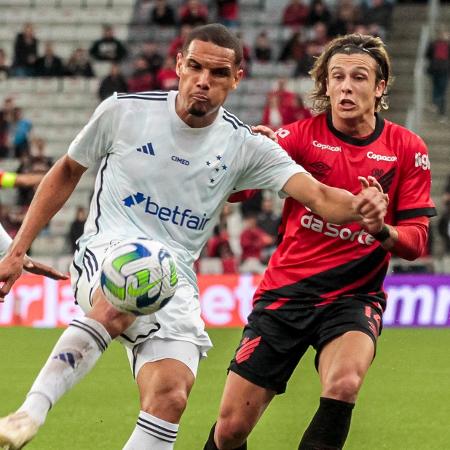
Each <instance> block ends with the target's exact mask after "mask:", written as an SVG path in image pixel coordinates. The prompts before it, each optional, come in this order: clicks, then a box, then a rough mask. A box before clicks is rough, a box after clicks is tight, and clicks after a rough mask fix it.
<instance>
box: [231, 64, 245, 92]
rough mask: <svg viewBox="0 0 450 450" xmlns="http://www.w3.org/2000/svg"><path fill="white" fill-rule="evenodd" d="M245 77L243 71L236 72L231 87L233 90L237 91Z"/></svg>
mask: <svg viewBox="0 0 450 450" xmlns="http://www.w3.org/2000/svg"><path fill="white" fill-rule="evenodd" d="M243 76H244V71H243V69H238V70H236V71H235V73H234V80H233V85H232V86H231V88H232V89H233V90H234V89H236V88H237V87H238V86H239V83H240V82H241V80H242V77H243Z"/></svg>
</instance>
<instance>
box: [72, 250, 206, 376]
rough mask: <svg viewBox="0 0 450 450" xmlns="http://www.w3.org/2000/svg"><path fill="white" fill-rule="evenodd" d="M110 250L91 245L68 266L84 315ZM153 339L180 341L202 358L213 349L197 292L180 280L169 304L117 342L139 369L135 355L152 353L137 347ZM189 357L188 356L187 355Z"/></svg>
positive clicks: (138, 321) (142, 319)
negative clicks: (192, 348)
mask: <svg viewBox="0 0 450 450" xmlns="http://www.w3.org/2000/svg"><path fill="white" fill-rule="evenodd" d="M114 244H116V242H115V243H114ZM109 246H110V243H107V244H105V243H93V244H90V245H88V246H87V247H83V248H80V249H79V250H78V251H76V252H75V255H74V259H73V262H72V264H71V266H70V275H71V283H72V289H73V291H74V295H75V299H76V301H77V303H78V304H79V306H80V307H81V308H82V310H83V311H84V312H85V313H87V312H88V311H89V310H90V309H91V308H92V297H93V294H94V292H95V291H96V290H97V288H98V287H99V286H100V272H101V265H102V262H103V259H104V256H105V253H106V251H107V250H108V248H109ZM154 338H156V339H158V340H159V341H161V340H168V341H180V342H181V344H183V343H191V344H194V345H195V346H196V348H197V352H198V353H199V354H200V355H202V356H205V355H206V352H207V351H208V350H209V349H210V348H211V347H212V344H211V341H210V339H209V336H208V334H207V333H206V331H205V324H204V322H203V320H202V318H201V316H200V302H199V299H198V294H197V291H196V289H194V287H193V286H192V285H191V284H190V283H189V282H188V281H187V280H185V279H183V278H181V277H180V278H179V281H178V288H177V291H176V293H175V295H174V296H173V297H172V299H171V300H170V302H169V303H168V304H167V305H166V306H164V308H163V309H161V310H159V311H157V312H156V313H154V314H149V315H146V316H139V317H137V318H136V320H135V321H134V322H133V324H132V325H131V326H130V327H129V328H127V329H126V330H125V332H124V333H122V334H121V335H120V336H119V337H118V338H117V340H118V341H120V342H122V343H123V344H124V345H125V346H126V348H127V351H130V352H131V355H132V356H133V355H135V356H134V357H135V358H136V357H138V358H137V359H138V360H139V361H141V362H140V364H141V366H142V364H144V363H145V362H146V361H143V359H142V358H144V356H142V357H140V355H138V353H139V352H141V351H143V350H144V349H145V352H144V354H145V355H148V354H151V352H148V351H147V350H146V348H145V346H142V348H141V346H140V344H141V343H143V342H145V341H147V340H153V339H154ZM159 348H160V347H159V346H158V349H159ZM158 351H159V350H158ZM168 351H169V350H168ZM170 351H171V352H172V351H173V350H170ZM133 352H135V353H133ZM152 352H155V350H152ZM191 353H192V352H189V354H191ZM167 357H170V356H167ZM180 358H181V357H180ZM180 358H174V359H179V360H180V361H181V362H183V363H185V364H186V365H187V366H188V367H189V368H190V369H191V370H192V372H193V373H196V370H197V368H196V367H194V366H193V365H192V364H191V363H189V364H188V363H187V362H186V361H185V360H184V359H183V358H181V359H180ZM157 359H163V358H161V357H158V358H156V359H154V360H155V361H156V360H157ZM142 361H143V362H142ZM149 361H151V360H149ZM197 364H198V362H197ZM136 373H137V372H136Z"/></svg>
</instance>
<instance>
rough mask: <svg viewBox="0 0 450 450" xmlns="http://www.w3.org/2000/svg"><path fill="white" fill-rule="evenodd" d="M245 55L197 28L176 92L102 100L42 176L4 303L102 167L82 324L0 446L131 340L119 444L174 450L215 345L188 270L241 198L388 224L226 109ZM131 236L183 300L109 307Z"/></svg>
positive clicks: (86, 252)
mask: <svg viewBox="0 0 450 450" xmlns="http://www.w3.org/2000/svg"><path fill="white" fill-rule="evenodd" d="M241 59H242V47H241V44H240V43H239V41H238V40H237V39H236V37H235V36H234V35H233V34H232V33H230V32H229V31H228V30H227V29H226V28H225V27H223V26H221V25H217V24H211V25H206V26H203V27H199V28H197V29H194V30H193V31H192V33H191V34H190V36H189V37H188V39H187V41H186V43H185V46H184V48H183V50H182V52H181V53H180V54H179V55H178V57H177V67H176V70H177V73H178V75H179V78H180V84H179V91H178V92H169V93H162V92H159V93H156V92H147V93H137V94H128V95H126V94H123V95H122V94H115V95H113V96H112V97H110V98H109V99H107V100H105V101H104V102H103V103H102V104H101V105H100V106H99V107H98V108H97V110H96V111H95V113H94V114H93V116H92V118H91V120H90V121H89V123H88V124H87V125H86V126H85V127H84V129H83V130H82V131H81V132H80V133H79V135H78V136H77V137H76V138H75V140H74V141H73V142H72V144H71V145H70V147H69V150H68V154H67V155H65V156H63V157H62V158H61V159H60V160H59V161H57V162H56V164H55V165H54V167H53V168H52V169H51V170H50V172H49V173H48V174H47V175H46V177H45V178H44V180H43V181H42V183H41V185H40V187H39V189H38V191H37V193H36V196H35V198H34V200H33V203H32V205H31V206H30V209H29V212H28V214H27V216H26V218H25V220H24V223H23V226H22V228H21V229H20V231H19V233H18V234H17V237H16V239H15V240H14V242H13V244H12V246H11V247H10V250H9V252H8V254H7V255H6V257H5V258H4V259H3V260H2V262H1V263H0V281H3V282H4V284H3V286H2V288H1V289H0V298H1V297H4V295H5V294H6V293H7V292H8V291H9V289H10V288H11V286H12V284H13V283H14V281H15V279H16V278H17V276H18V273H19V272H20V271H21V269H22V265H23V255H24V254H25V252H26V250H27V249H28V247H29V246H30V244H31V243H32V241H33V239H34V238H35V236H36V235H37V233H38V232H39V230H40V229H41V228H42V227H43V226H44V225H45V224H46V223H47V222H48V220H49V219H50V218H51V217H52V216H53V215H54V214H55V213H56V212H57V211H58V210H59V209H60V208H61V206H62V205H63V204H64V202H65V201H66V200H67V198H68V197H69V196H70V194H71V193H72V191H73V189H74V188H75V186H76V184H77V183H78V180H79V179H80V177H81V175H82V173H83V172H84V171H85V170H86V168H87V167H90V166H92V165H94V164H96V163H97V162H98V161H100V169H99V172H98V176H97V180H96V184H95V193H94V196H93V199H92V203H91V208H90V213H89V218H88V221H87V223H86V227H85V233H84V235H83V236H82V237H81V239H80V241H79V250H78V251H77V252H76V254H75V256H74V262H73V270H72V271H71V272H72V282H73V288H74V292H75V297H76V299H77V301H78V303H79V304H80V306H81V307H82V308H83V309H84V311H85V312H86V316H85V317H84V318H82V319H79V320H74V321H73V323H72V324H71V325H70V326H69V327H68V328H67V329H66V330H65V331H64V332H63V334H62V335H61V337H60V339H59V340H58V342H57V343H56V346H55V347H54V349H53V350H52V352H51V355H50V357H49V359H48V361H47V362H46V364H45V365H44V367H43V368H42V370H41V372H40V373H39V375H38V377H37V379H36V380H35V382H34V384H33V386H32V387H31V390H30V392H29V393H28V396H27V398H26V399H25V402H24V403H23V405H22V406H21V407H20V408H19V410H18V411H17V412H16V413H13V414H11V415H10V416H8V417H5V418H4V419H1V420H0V446H1V445H4V446H9V447H7V448H9V449H17V448H21V447H22V446H23V445H24V444H25V443H26V442H28V441H29V440H30V439H32V437H33V436H34V435H35V434H36V432H37V430H38V428H39V427H40V426H41V425H42V424H43V423H44V421H45V418H46V415H47V412H48V410H49V409H50V407H51V406H52V405H54V404H55V402H56V401H57V400H58V399H59V398H60V397H61V396H62V395H63V394H64V393H65V392H67V391H68V390H69V389H70V388H71V387H72V386H73V385H74V384H75V383H76V382H77V381H79V380H80V379H81V378H82V377H83V376H84V375H85V374H86V373H88V372H89V371H90V370H91V369H92V367H93V366H94V365H95V363H96V361H97V360H98V358H99V357H100V356H101V354H102V352H103V351H104V350H105V349H106V348H107V346H108V344H109V343H110V342H111V340H112V339H115V338H118V339H120V340H122V342H123V343H124V344H125V345H126V346H127V350H128V355H129V359H130V364H131V368H132V371H133V375H134V377H135V379H136V382H137V384H138V387H139V392H140V401H141V404H140V407H141V411H140V413H139V417H138V420H137V425H136V427H135V429H134V431H133V432H132V434H131V436H130V438H129V440H128V442H127V443H126V444H125V447H124V448H125V449H127V450H131V449H133V450H138V449H152V450H169V449H172V448H173V445H174V442H175V440H176V436H177V431H178V424H179V421H180V418H181V415H182V413H183V411H184V409H185V406H186V401H187V398H188V395H189V392H190V390H191V387H192V385H193V383H194V380H195V376H196V372H197V367H198V363H199V360H200V358H201V356H202V355H204V354H205V352H206V351H207V350H208V349H209V348H210V347H211V342H210V340H209V337H208V335H207V333H206V332H205V330H204V324H203V322H202V320H201V317H200V305H199V301H198V291H197V284H196V278H195V274H194V272H193V269H192V266H193V262H194V261H195V260H196V258H197V257H198V256H199V253H200V251H201V249H202V247H203V245H204V244H205V242H206V241H207V239H208V237H209V236H210V234H211V232H212V230H213V227H214V225H215V224H216V223H217V221H218V217H219V214H220V211H221V209H222V206H223V205H224V203H225V202H226V199H227V198H228V196H229V194H230V193H231V192H232V191H233V190H242V189H247V188H265V189H273V190H276V191H283V192H284V193H286V194H287V195H290V196H292V197H294V198H295V199H297V200H298V201H300V202H302V203H304V204H305V205H307V206H308V207H309V208H311V209H312V210H313V211H315V212H317V213H319V214H320V215H321V216H322V217H324V218H326V219H328V220H329V221H331V222H333V223H344V222H349V221H355V220H361V221H363V222H364V223H365V224H366V225H367V226H370V224H371V223H373V222H378V221H379V220H381V218H382V217H383V216H384V214H385V211H386V203H387V202H386V198H385V196H384V195H383V194H382V193H380V192H379V191H378V190H377V189H376V188H374V187H371V186H369V184H368V183H367V181H365V180H362V184H363V188H362V190H361V192H360V193H358V194H357V195H353V194H351V193H349V192H347V191H344V190H340V189H334V188H329V187H327V186H324V185H323V184H321V183H319V182H317V181H315V180H314V179H313V178H312V177H311V176H310V175H309V174H307V173H306V172H305V170H304V169H303V168H302V167H301V166H298V165H296V164H295V163H294V162H293V161H292V160H291V159H290V157H288V155H287V154H286V153H285V152H284V151H283V150H282V149H281V148H280V147H279V146H278V145H277V144H276V143H274V142H272V141H270V140H269V139H267V138H265V137H263V136H260V135H255V134H253V133H252V132H251V130H250V129H249V127H247V126H246V125H244V124H243V123H242V122H240V121H239V120H238V119H237V118H236V117H235V116H233V115H232V114H230V113H229V112H227V111H226V110H225V109H223V107H222V105H223V103H224V102H225V100H226V97H227V94H228V93H229V92H230V91H231V90H233V89H235V88H236V87H237V86H238V84H239V81H240V79H241V77H242V70H241V69H240V68H239V65H240V62H241ZM133 236H135V237H140V236H144V237H145V236H146V237H151V238H155V239H157V240H159V241H161V242H162V243H164V244H165V245H166V246H167V247H168V249H169V250H170V251H171V253H172V255H173V256H174V257H175V259H176V262H177V266H178V272H179V285H178V289H177V292H176V294H175V296H174V298H172V300H171V301H170V302H169V303H168V304H167V306H166V307H164V308H163V309H162V310H160V311H158V312H157V313H155V314H152V315H149V316H140V317H138V318H136V317H135V316H131V315H128V314H124V313H121V312H119V311H117V310H116V309H114V308H113V307H112V306H111V305H110V304H109V303H108V302H107V300H106V298H105V297H104V295H103V294H102V292H101V290H100V289H99V287H98V286H99V271H100V269H101V264H102V259H103V255H104V252H105V250H106V249H107V248H108V247H109V246H110V245H112V244H114V243H115V242H117V241H120V240H121V239H124V238H130V237H133ZM67 353H71V355H72V357H71V358H70V359H69V358H66V357H65V354H67ZM0 395H1V394H0ZM55 445H57V444H55Z"/></svg>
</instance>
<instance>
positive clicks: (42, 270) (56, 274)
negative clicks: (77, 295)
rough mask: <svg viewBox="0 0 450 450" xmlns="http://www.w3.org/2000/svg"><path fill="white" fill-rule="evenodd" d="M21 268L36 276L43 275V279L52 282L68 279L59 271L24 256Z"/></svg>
mask: <svg viewBox="0 0 450 450" xmlns="http://www.w3.org/2000/svg"><path fill="white" fill-rule="evenodd" d="M23 268H24V270H26V271H27V272H30V273H34V274H36V275H44V277H48V278H52V279H53V280H67V279H68V278H69V277H68V276H67V274H64V273H62V272H60V271H59V270H56V269H54V268H53V267H50V266H47V265H46V264H43V263H41V262H39V261H34V260H32V259H31V258H30V257H29V256H25V258H24V262H23Z"/></svg>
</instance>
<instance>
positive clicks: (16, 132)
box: [9, 107, 33, 158]
mask: <svg viewBox="0 0 450 450" xmlns="http://www.w3.org/2000/svg"><path fill="white" fill-rule="evenodd" d="M32 127H33V125H32V124H31V122H30V121H29V120H28V119H24V118H23V111H22V108H19V107H15V108H14V112H13V122H12V123H11V125H10V129H9V133H10V142H11V144H12V148H13V150H14V157H15V158H20V156H21V155H22V154H23V153H27V152H28V149H29V137H30V132H31V128H32Z"/></svg>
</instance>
